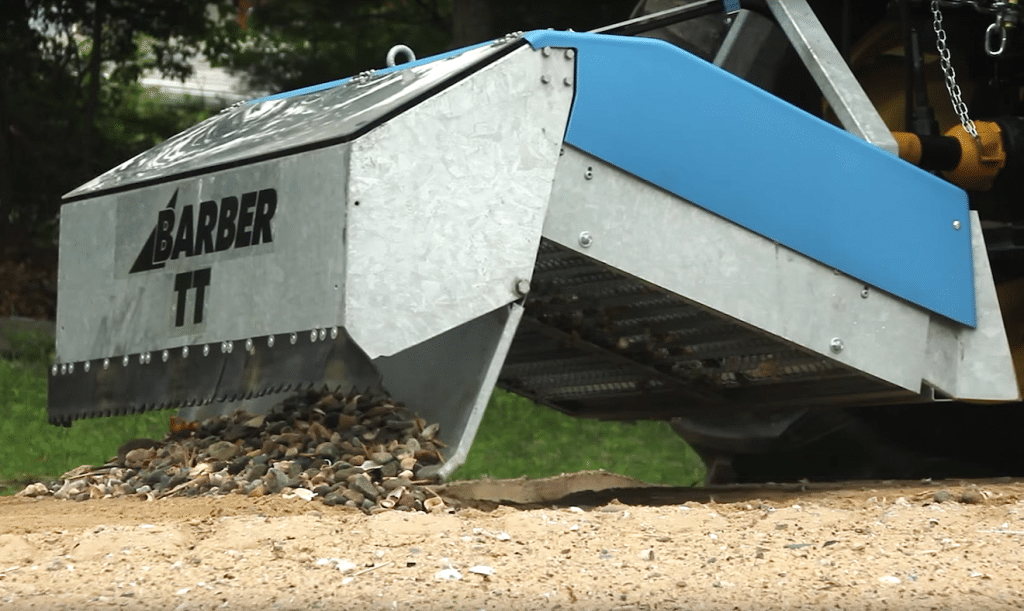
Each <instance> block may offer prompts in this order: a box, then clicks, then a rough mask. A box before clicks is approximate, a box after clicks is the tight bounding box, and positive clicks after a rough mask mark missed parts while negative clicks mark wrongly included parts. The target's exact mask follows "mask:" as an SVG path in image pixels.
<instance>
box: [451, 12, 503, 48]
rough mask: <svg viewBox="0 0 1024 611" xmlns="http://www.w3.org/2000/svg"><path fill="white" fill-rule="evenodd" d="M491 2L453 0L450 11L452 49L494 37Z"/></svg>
mask: <svg viewBox="0 0 1024 611" xmlns="http://www.w3.org/2000/svg"><path fill="white" fill-rule="evenodd" d="M496 34H497V33H496V32H495V31H494V14H493V12H492V11H491V0H455V6H454V7H453V9H452V39H453V40H452V47H453V48H456V49H457V48H459V47H465V46H467V45H472V44H476V43H478V42H483V41H485V40H488V39H490V38H494V37H495V36H496Z"/></svg>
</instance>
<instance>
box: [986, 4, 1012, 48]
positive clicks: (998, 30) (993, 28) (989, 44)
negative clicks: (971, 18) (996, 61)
mask: <svg viewBox="0 0 1024 611" xmlns="http://www.w3.org/2000/svg"><path fill="white" fill-rule="evenodd" d="M1008 25H1009V24H1007V23H1005V22H1004V21H1003V14H1002V13H1000V14H999V15H998V16H997V17H996V21H995V23H993V24H990V25H989V26H988V29H986V30H985V53H987V54H988V55H989V57H999V56H1000V55H1002V54H1003V51H1005V50H1006V38H1007V35H1006V28H1007V26H1008ZM996 40H998V41H999V45H998V46H996V45H995V44H994V43H995V41H996Z"/></svg>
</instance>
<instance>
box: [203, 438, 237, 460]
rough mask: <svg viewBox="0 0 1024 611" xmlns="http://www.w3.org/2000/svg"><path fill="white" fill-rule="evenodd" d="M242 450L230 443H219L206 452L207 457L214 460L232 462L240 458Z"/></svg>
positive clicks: (212, 445)
mask: <svg viewBox="0 0 1024 611" xmlns="http://www.w3.org/2000/svg"><path fill="white" fill-rule="evenodd" d="M241 450H242V448H240V447H238V446H236V445H235V444H233V443H231V442H230V441H217V442H215V443H213V444H211V445H210V447H209V448H207V450H206V455H207V456H209V457H210V458H212V459H213V460H231V459H232V458H235V457H236V456H238V454H239V452H241Z"/></svg>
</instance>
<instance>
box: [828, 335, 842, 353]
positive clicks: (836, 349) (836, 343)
mask: <svg viewBox="0 0 1024 611" xmlns="http://www.w3.org/2000/svg"><path fill="white" fill-rule="evenodd" d="M829 348H830V349H831V350H832V352H833V353H835V354H839V353H840V352H842V351H843V348H845V346H844V345H843V340H841V339H839V338H838V337H833V338H832V341H831V342H830V343H829Z"/></svg>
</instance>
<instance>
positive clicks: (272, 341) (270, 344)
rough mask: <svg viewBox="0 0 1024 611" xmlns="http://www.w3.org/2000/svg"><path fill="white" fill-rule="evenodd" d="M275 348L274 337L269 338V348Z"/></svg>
mask: <svg viewBox="0 0 1024 611" xmlns="http://www.w3.org/2000/svg"><path fill="white" fill-rule="evenodd" d="M273 347H274V336H273V335H271V336H268V337H267V348H273Z"/></svg>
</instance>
